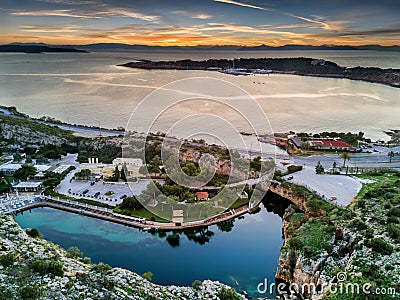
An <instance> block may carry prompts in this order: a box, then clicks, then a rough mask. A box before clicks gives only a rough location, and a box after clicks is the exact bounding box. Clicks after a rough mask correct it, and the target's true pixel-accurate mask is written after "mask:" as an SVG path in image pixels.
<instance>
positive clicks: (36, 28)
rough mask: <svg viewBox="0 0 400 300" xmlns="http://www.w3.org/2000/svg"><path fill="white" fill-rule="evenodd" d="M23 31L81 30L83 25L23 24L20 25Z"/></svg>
mask: <svg viewBox="0 0 400 300" xmlns="http://www.w3.org/2000/svg"><path fill="white" fill-rule="evenodd" d="M19 28H20V30H21V31H23V32H35V33H68V32H80V31H82V29H83V28H82V27H80V26H76V25H68V26H63V27H57V26H35V25H23V26H19Z"/></svg>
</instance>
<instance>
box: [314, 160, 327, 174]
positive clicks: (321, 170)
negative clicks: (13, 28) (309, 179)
mask: <svg viewBox="0 0 400 300" xmlns="http://www.w3.org/2000/svg"><path fill="white" fill-rule="evenodd" d="M324 172H325V169H324V167H323V166H322V165H321V162H320V161H319V162H318V163H317V166H316V167H315V173H317V174H324Z"/></svg>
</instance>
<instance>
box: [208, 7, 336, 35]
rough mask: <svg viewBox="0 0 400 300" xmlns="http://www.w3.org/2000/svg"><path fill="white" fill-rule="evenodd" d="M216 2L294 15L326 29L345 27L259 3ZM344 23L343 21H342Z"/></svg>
mask: <svg viewBox="0 0 400 300" xmlns="http://www.w3.org/2000/svg"><path fill="white" fill-rule="evenodd" d="M214 1H215V2H221V3H226V4H232V5H237V6H241V7H248V8H252V9H258V10H264V11H269V12H274V13H277V14H280V15H284V16H288V17H292V18H295V19H298V20H302V21H306V22H309V23H314V24H318V25H320V26H321V27H322V28H324V29H325V30H340V29H343V26H342V25H341V24H340V23H339V22H338V21H336V22H327V21H321V20H318V19H312V18H307V17H303V16H298V15H295V14H292V13H289V12H286V11H281V10H277V9H274V8H270V7H262V6H257V5H252V4H247V3H244V2H239V1H235V0H214ZM342 23H343V22H342Z"/></svg>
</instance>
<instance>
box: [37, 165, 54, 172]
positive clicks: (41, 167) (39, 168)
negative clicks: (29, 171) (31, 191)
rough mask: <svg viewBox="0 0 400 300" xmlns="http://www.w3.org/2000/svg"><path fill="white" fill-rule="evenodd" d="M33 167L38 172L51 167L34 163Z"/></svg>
mask: <svg viewBox="0 0 400 300" xmlns="http://www.w3.org/2000/svg"><path fill="white" fill-rule="evenodd" d="M34 167H35V168H36V170H37V171H38V172H46V171H47V170H48V169H50V168H51V166H48V165H34Z"/></svg>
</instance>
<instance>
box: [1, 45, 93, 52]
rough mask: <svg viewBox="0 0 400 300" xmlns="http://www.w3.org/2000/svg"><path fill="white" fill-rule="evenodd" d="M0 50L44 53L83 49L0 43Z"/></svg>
mask: <svg viewBox="0 0 400 300" xmlns="http://www.w3.org/2000/svg"><path fill="white" fill-rule="evenodd" d="M0 52H23V53H44V52H83V53H86V52H87V51H85V50H79V49H75V48H74V47H66V48H64V47H58V46H47V45H38V44H37V45H16V44H9V45H0Z"/></svg>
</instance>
